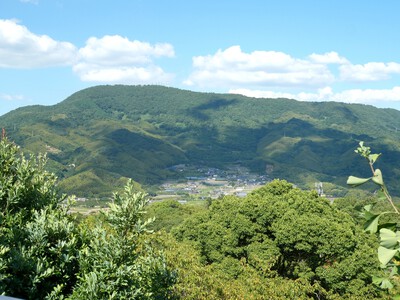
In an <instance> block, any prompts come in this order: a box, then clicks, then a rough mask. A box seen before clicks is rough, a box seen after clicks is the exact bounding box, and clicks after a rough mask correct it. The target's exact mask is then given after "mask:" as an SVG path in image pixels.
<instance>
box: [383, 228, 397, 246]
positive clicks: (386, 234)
mask: <svg viewBox="0 0 400 300" xmlns="http://www.w3.org/2000/svg"><path fill="white" fill-rule="evenodd" d="M379 236H380V238H381V242H380V245H381V246H382V247H385V248H388V249H391V248H394V247H396V246H398V243H399V240H400V232H399V231H396V232H394V231H392V230H390V229H387V228H382V229H381V230H379Z"/></svg>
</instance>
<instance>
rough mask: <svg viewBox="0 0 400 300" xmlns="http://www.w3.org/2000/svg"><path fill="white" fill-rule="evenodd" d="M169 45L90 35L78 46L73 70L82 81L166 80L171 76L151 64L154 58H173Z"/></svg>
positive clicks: (151, 81)
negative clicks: (77, 57) (82, 45)
mask: <svg viewBox="0 0 400 300" xmlns="http://www.w3.org/2000/svg"><path fill="white" fill-rule="evenodd" d="M174 55H175V53H174V49H173V47H172V45H170V44H155V45H151V44H149V43H145V42H141V41H130V40H129V39H127V38H125V37H121V36H118V35H113V36H104V37H102V38H96V37H91V38H89V39H88V40H87V42H86V46H85V47H83V48H81V49H79V63H77V64H76V65H74V67H73V70H74V72H75V73H76V74H78V76H79V77H80V78H81V80H83V81H95V82H114V83H115V82H118V83H167V82H169V81H170V80H171V79H172V77H173V76H172V75H171V74H168V73H166V72H164V71H163V70H162V69H161V68H160V67H159V66H156V65H155V64H154V63H153V60H154V59H155V58H159V57H174Z"/></svg>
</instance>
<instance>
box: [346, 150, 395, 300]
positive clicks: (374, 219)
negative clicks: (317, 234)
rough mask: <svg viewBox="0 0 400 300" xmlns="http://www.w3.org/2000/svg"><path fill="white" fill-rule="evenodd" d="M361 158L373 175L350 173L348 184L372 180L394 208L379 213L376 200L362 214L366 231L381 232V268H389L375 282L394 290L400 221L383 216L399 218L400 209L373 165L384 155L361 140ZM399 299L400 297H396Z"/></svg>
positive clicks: (380, 196) (359, 151)
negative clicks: (387, 219) (352, 174)
mask: <svg viewBox="0 0 400 300" xmlns="http://www.w3.org/2000/svg"><path fill="white" fill-rule="evenodd" d="M355 152H356V153H358V154H359V155H360V156H361V157H363V158H365V159H366V160H367V162H368V165H369V167H370V169H371V173H372V175H371V176H370V177H366V178H359V177H355V176H349V178H348V180H347V184H349V185H350V186H353V187H355V186H359V185H362V184H364V183H367V182H370V181H372V182H373V183H375V184H376V185H378V186H379V187H380V191H379V197H378V199H379V200H381V201H387V202H388V203H389V204H390V206H391V208H392V210H391V211H384V212H379V213H376V212H374V210H373V208H374V205H375V204H376V203H372V204H368V205H366V206H364V208H363V216H364V218H365V220H366V221H365V224H364V230H365V231H367V232H370V233H374V234H378V236H379V239H380V245H379V248H378V258H379V262H380V263H381V268H382V269H384V270H385V271H386V274H387V276H386V277H382V276H373V282H374V283H375V284H376V285H378V286H379V287H380V288H382V289H389V290H390V289H392V288H393V287H394V285H393V280H397V281H398V279H399V274H400V269H399V265H400V263H399V262H400V231H399V230H398V229H399V222H398V221H397V222H382V221H381V220H382V216H384V215H390V214H391V215H395V216H396V219H398V217H399V216H400V212H399V210H398V208H397V207H396V205H395V204H394V201H393V199H392V197H391V195H390V193H389V191H388V189H387V187H386V185H385V183H384V181H383V176H382V172H381V170H380V169H376V168H375V167H374V164H375V163H376V161H377V160H378V158H379V157H380V155H381V154H374V153H371V150H370V147H366V146H364V143H363V142H360V143H359V147H358V148H357V149H356V150H355ZM396 299H400V296H397V297H396Z"/></svg>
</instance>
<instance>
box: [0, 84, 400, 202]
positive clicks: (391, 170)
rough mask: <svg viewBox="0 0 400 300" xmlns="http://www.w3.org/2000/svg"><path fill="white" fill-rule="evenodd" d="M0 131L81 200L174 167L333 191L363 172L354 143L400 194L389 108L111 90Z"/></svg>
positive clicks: (17, 115)
mask: <svg viewBox="0 0 400 300" xmlns="http://www.w3.org/2000/svg"><path fill="white" fill-rule="evenodd" d="M0 127H2V128H5V129H6V131H7V134H8V136H9V138H10V139H12V140H14V141H15V142H16V143H17V144H19V145H20V146H21V147H22V148H23V149H24V150H25V151H26V152H35V153H38V152H47V153H48V157H49V168H50V169H51V170H52V171H54V172H55V173H56V174H57V175H58V176H59V178H60V187H61V189H62V190H64V191H66V192H72V193H75V194H77V195H81V196H87V195H92V194H93V195H106V194H107V193H109V192H110V191H111V190H113V189H114V188H115V187H119V186H121V185H122V184H123V183H124V182H125V178H126V177H130V178H133V179H134V180H135V181H137V182H139V183H141V184H143V185H151V184H156V183H159V182H162V181H163V180H165V179H168V178H171V177H176V176H177V174H176V173H174V172H172V171H171V170H170V169H169V167H170V166H173V165H176V164H181V163H188V164H193V165H202V166H209V167H218V168H222V169H223V168H225V167H226V166H228V165H230V164H241V165H243V166H246V167H248V168H250V170H252V171H253V172H259V173H265V172H266V169H267V170H268V171H269V172H272V173H271V174H270V176H271V178H272V177H273V178H285V179H287V180H289V181H291V182H294V183H296V184H298V185H299V186H303V187H312V186H313V185H314V182H316V181H322V182H329V183H331V184H332V186H331V189H332V190H333V192H334V189H335V187H336V186H339V187H340V186H345V181H346V179H347V176H348V175H350V174H352V175H359V176H362V175H363V174H364V175H368V176H369V173H368V171H369V170H368V168H367V166H366V165H365V163H364V162H362V161H361V159H360V158H358V157H357V155H356V154H355V153H354V149H355V148H356V146H357V144H358V142H359V141H360V140H363V141H365V143H366V144H367V145H369V146H371V147H372V148H373V149H374V150H376V151H378V152H382V153H383V154H384V155H383V156H382V160H381V161H380V164H379V166H380V167H381V169H382V170H383V173H384V175H385V176H386V178H387V179H388V180H389V179H390V180H391V181H390V182H389V183H390V187H391V188H392V190H395V191H396V192H397V193H398V194H400V188H399V187H398V186H399V185H398V184H395V183H396V181H394V180H397V179H399V178H400V176H399V175H400V147H399V146H400V139H399V137H400V131H399V129H400V112H399V111H397V110H393V109H378V108H375V107H372V106H368V105H360V104H344V103H335V102H318V103H312V102H299V101H295V100H290V99H259V98H249V97H245V96H241V95H233V94H216V93H198V92H191V91H186V90H180V89H176V88H168V87H163V86H123V85H116V86H97V87H92V88H88V89H85V90H82V91H79V92H77V93H75V94H73V95H71V96H70V97H68V98H67V99H65V100H64V101H62V102H61V103H59V104H56V105H53V106H28V107H24V108H19V109H17V110H14V111H12V112H10V113H8V114H6V115H4V116H1V117H0ZM327 186H330V185H327ZM339 190H340V188H339Z"/></svg>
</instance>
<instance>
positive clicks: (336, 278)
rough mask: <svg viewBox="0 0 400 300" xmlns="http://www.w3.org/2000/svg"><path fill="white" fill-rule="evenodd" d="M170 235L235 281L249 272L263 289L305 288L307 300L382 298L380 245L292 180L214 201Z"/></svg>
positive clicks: (323, 200)
mask: <svg viewBox="0 0 400 300" xmlns="http://www.w3.org/2000/svg"><path fill="white" fill-rule="evenodd" d="M172 232H173V234H174V235H175V236H176V238H177V239H178V240H179V241H188V242H191V243H192V245H193V246H194V247H195V248H196V249H197V250H198V251H199V254H200V256H201V261H202V262H203V263H204V264H205V265H209V266H213V268H217V269H220V270H222V271H223V272H222V273H223V274H225V276H228V277H229V278H230V279H231V280H238V279H240V278H243V277H242V276H243V274H246V273H247V272H248V271H247V269H248V268H250V269H251V270H252V271H253V272H255V273H256V274H257V276H258V278H259V282H260V284H263V283H264V284H268V280H269V278H280V279H281V280H282V282H283V281H287V280H294V281H296V280H302V281H304V282H307V286H308V287H309V288H308V289H305V290H304V291H303V295H308V296H309V297H314V296H315V295H318V296H316V297H317V298H318V297H319V298H335V297H340V298H346V297H350V298H351V297H353V298H356V299H357V298H358V299H366V298H375V297H379V296H381V294H380V293H379V291H378V289H377V288H376V287H375V286H374V285H372V284H371V283H372V280H371V276H370V274H371V272H372V271H374V270H378V260H377V258H376V256H375V251H374V247H375V245H376V243H377V240H373V239H370V238H369V237H368V236H367V235H366V233H364V232H363V230H362V229H361V228H360V227H359V226H358V225H357V224H356V223H355V222H354V221H353V219H352V218H351V217H350V216H349V215H348V214H346V213H344V212H341V211H339V210H338V209H336V208H335V207H333V206H332V205H331V204H330V203H329V201H328V200H326V199H323V198H320V197H318V195H317V194H316V193H315V192H308V191H302V190H299V189H296V188H293V186H292V185H291V184H290V183H288V182H286V181H278V180H276V181H273V182H271V183H270V184H268V185H266V186H264V187H263V188H261V189H259V190H256V191H255V192H253V193H252V194H251V195H249V196H247V197H246V198H237V197H233V196H227V197H224V198H223V199H220V200H215V201H213V203H212V204H211V206H210V208H209V210H208V211H207V212H205V213H203V214H200V215H196V216H195V217H193V218H191V219H187V220H186V221H185V222H184V223H183V224H182V225H181V226H179V227H178V228H176V229H174V230H173V231H172ZM246 268H247V269H246ZM314 293H315V294H314Z"/></svg>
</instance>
